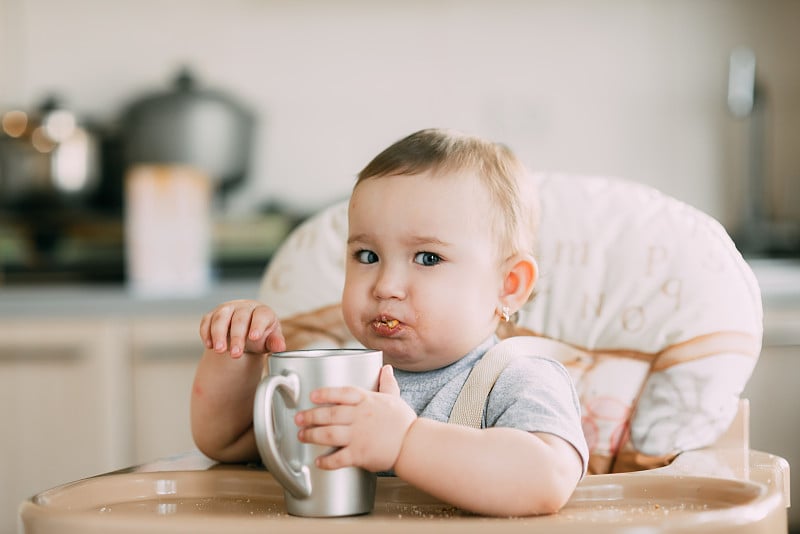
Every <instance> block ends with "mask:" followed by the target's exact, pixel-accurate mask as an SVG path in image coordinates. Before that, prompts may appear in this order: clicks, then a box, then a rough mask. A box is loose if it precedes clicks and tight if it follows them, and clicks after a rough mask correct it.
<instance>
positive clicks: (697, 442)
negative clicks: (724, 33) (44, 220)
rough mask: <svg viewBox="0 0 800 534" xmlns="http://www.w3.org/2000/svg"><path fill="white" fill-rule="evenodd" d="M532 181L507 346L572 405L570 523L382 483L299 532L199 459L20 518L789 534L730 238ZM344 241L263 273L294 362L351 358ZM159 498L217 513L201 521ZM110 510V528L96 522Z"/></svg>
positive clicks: (239, 471)
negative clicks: (534, 220) (752, 397)
mask: <svg viewBox="0 0 800 534" xmlns="http://www.w3.org/2000/svg"><path fill="white" fill-rule="evenodd" d="M535 179H536V180H537V182H538V186H539V195H540V199H541V225H540V231H539V233H540V243H539V250H538V255H537V261H538V265H539V271H540V278H539V281H538V282H537V285H536V290H535V297H534V298H533V299H532V300H531V301H530V302H529V303H528V304H526V306H525V307H524V308H523V309H522V310H521V311H520V313H519V315H518V317H517V320H516V323H514V324H510V323H505V324H504V325H503V326H501V329H500V330H499V331H498V334H499V335H500V337H502V338H508V337H511V336H520V335H523V336H532V337H534V338H536V343H537V346H538V349H539V352H540V353H541V354H544V355H549V356H551V357H553V358H556V359H558V360H559V361H561V362H562V363H563V364H564V365H565V366H566V368H567V369H568V371H569V372H570V374H571V376H572V378H573V380H574V382H575V385H576V388H577V390H578V394H579V398H580V402H581V408H582V417H583V430H584V434H585V436H586V439H587V442H588V444H589V447H590V461H589V472H590V474H589V475H587V476H586V477H584V479H583V480H582V481H581V482H580V484H579V485H578V488H577V489H576V491H575V493H574V495H573V497H572V499H571V500H570V502H569V503H568V504H567V505H566V506H565V507H564V508H563V509H562V510H561V512H559V513H558V514H555V515H553V516H543V517H534V518H512V519H501V518H481V517H475V516H470V515H469V514H464V513H461V512H459V511H458V510H455V509H453V508H452V507H449V506H447V505H444V504H443V503H440V502H438V501H436V500H435V499H433V498H432V497H430V496H428V495H426V494H424V493H422V492H419V491H418V490H416V489H415V488H413V487H411V486H409V485H408V484H406V483H404V482H403V481H401V480H399V479H394V478H381V479H379V485H378V495H377V498H376V506H375V511H374V512H373V513H372V514H370V515H368V516H362V517H358V518H350V519H337V520H324V519H302V518H293V517H287V516H286V515H285V514H282V513H281V511H280V510H281V508H280V506H281V504H280V499H281V491H280V488H279V487H278V486H277V485H276V483H275V482H274V481H273V480H272V479H271V477H268V476H267V475H266V474H265V473H264V472H263V470H261V469H260V468H254V467H252V466H250V467H242V466H222V465H217V464H214V462H211V461H209V460H207V459H205V458H203V457H201V456H200V455H198V454H190V455H184V456H181V457H179V458H174V459H166V460H164V461H162V462H156V463H154V464H149V465H145V466H137V467H134V468H130V469H128V470H124V471H122V472H119V473H113V474H109V475H106V476H105V477H97V478H94V479H87V480H84V481H79V482H76V483H74V484H71V485H65V486H62V487H59V488H54V489H52V490H49V491H47V492H43V493H42V494H39V495H37V496H35V497H34V498H32V499H31V500H30V501H29V502H27V503H24V504H23V506H22V508H21V510H20V516H21V525H22V531H23V532H55V531H61V532H68V531H75V532H78V531H81V532H102V531H104V530H106V531H107V530H109V529H111V530H113V531H115V532H133V531H137V530H139V531H140V530H142V528H146V529H147V530H148V531H150V532H151V533H153V532H168V531H170V530H174V529H175V528H180V529H184V530H187V531H188V530H191V531H195V532H217V531H228V530H233V529H236V530H237V531H238V532H264V531H266V530H270V531H281V530H283V529H286V530H292V531H294V532H302V531H308V532H318V531H321V530H325V531H326V532H329V533H331V532H339V531H341V532H348V533H351V532H375V531H381V532H400V531H406V530H408V529H410V528H414V529H420V530H423V531H424V530H428V531H430V532H437V533H438V532H459V534H463V533H469V532H476V533H477V532H485V531H487V530H491V529H496V530H497V531H500V532H547V533H551V532H591V533H592V534H597V533H599V532H628V533H631V534H633V533H641V532H648V533H650V532H652V533H666V532H725V533H729V532H786V531H787V514H786V508H787V507H788V506H789V466H788V464H787V462H786V461H785V460H784V459H782V458H779V457H776V456H773V455H771V454H768V453H766V452H761V451H755V450H752V449H750V447H749V440H748V417H749V411H748V404H747V401H746V400H741V399H740V394H741V392H742V390H743V388H744V386H745V383H746V382H747V380H748V378H749V377H750V374H751V373H752V371H753V368H754V366H755V364H756V361H757V359H758V356H759V352H760V349H761V338H762V309H761V298H760V292H759V288H758V285H757V283H756V280H755V277H754V276H753V274H752V271H751V270H750V268H749V267H748V265H747V264H746V263H745V261H744V260H743V258H742V257H741V255H740V254H739V253H738V252H737V250H736V248H735V247H734V245H733V243H732V241H731V240H730V239H729V237H728V235H727V234H726V233H725V231H724V229H723V228H722V227H721V226H720V225H719V224H718V223H717V222H716V221H714V220H713V219H711V218H710V217H708V216H707V215H705V214H703V213H701V212H699V211H697V210H696V209H693V208H691V207H689V206H688V205H686V204H684V203H681V202H679V201H677V200H675V199H673V198H670V197H668V196H666V195H663V194H661V193H659V192H657V191H655V190H654V189H652V188H649V187H647V186H644V185H639V184H636V183H633V182H628V181H624V180H619V179H613V178H607V177H591V176H572V175H556V174H538V175H535ZM442 208H443V209H447V206H442ZM346 236H347V204H346V203H345V202H343V203H339V204H336V205H334V206H331V207H330V208H328V209H326V210H324V211H322V212H320V213H319V214H317V215H315V216H314V217H312V218H311V219H309V220H308V221H306V222H305V223H304V224H303V225H301V226H300V227H299V228H298V229H296V230H295V231H294V232H293V233H292V235H290V236H289V238H288V239H287V240H286V241H285V243H284V244H283V245H282V247H281V248H280V249H279V251H278V252H277V254H276V255H275V256H274V258H273V260H272V261H271V262H270V265H269V267H268V269H267V271H266V272H265V275H264V277H263V281H262V284H261V290H260V299H261V300H262V301H264V302H266V303H268V304H269V305H270V306H271V307H272V308H273V309H274V310H275V311H276V313H277V314H278V316H279V317H281V318H282V329H283V332H284V334H285V336H286V339H287V346H288V348H289V349H298V348H318V347H324V348H332V347H347V346H356V345H357V343H356V342H355V340H354V339H353V338H352V337H351V335H350V334H349V332H348V330H347V328H346V327H345V325H344V321H343V319H342V315H341V308H340V299H341V290H342V286H343V282H344V259H345V241H346ZM465 469H468V467H466V466H465ZM167 490H169V491H172V493H169V491H167ZM476 491H489V490H486V489H484V488H476ZM165 494H167V495H178V494H180V495H181V496H182V497H183V498H184V499H185V501H182V502H185V503H194V504H196V503H197V502H199V500H202V499H206V500H205V501H202V502H204V503H206V504H205V506H206V508H205V510H206V511H205V512H204V513H203V512H202V511H201V512H198V511H197V510H196V509H193V508H191V507H190V506H188V504H187V505H186V506H181V504H180V502H177V503H176V502H175V501H174V500H172V501H167V500H164V499H165V497H164V495H165ZM233 496H238V497H237V498H239V499H240V500H239V501H237V502H240V504H238V505H237V506H238V508H236V507H233V508H225V506H227V505H224V503H223V502H222V501H221V500H220V499H223V498H227V499H229V500H230V499H232V498H233ZM244 496H247V503H250V502H251V499H252V500H253V503H254V504H252V505H246V504H242V503H243V501H244ZM88 502H91V503H94V504H93V505H89V504H87V503H88ZM225 502H228V501H225ZM101 503H108V504H102V508H103V509H105V510H108V511H110V512H111V513H109V514H106V515H105V516H103V515H102V514H99V513H98V509H99V508H100V507H101ZM113 503H116V504H113ZM255 504H258V506H260V508H259V507H255ZM162 506H166V508H161V507H162ZM115 507H116V508H115ZM269 507H273V508H269ZM234 508H235V510H239V511H241V514H237V513H235V511H231V510H233V509H234ZM265 510H266V512H265ZM248 511H249V514H250V515H252V514H254V513H255V515H257V516H259V517H258V519H257V520H254V519H253V518H252V517H249V518H248V517H246V516H247V512H248ZM161 512H164V513H161ZM115 514H116V515H115ZM157 516H158V517H157ZM167 516H169V517H167ZM115 519H116V522H115ZM71 528H74V530H70V529H71Z"/></svg>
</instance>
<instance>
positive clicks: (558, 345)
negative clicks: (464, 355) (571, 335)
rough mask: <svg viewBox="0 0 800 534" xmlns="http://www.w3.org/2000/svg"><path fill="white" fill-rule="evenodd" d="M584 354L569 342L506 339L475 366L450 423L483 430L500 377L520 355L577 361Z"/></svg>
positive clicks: (535, 338)
mask: <svg viewBox="0 0 800 534" xmlns="http://www.w3.org/2000/svg"><path fill="white" fill-rule="evenodd" d="M576 353H581V354H580V355H584V356H585V354H583V353H582V352H581V351H580V350H578V349H576V348H575V347H571V346H570V345H567V344H566V343H562V342H560V341H556V340H554V339H548V338H544V337H535V336H515V337H510V338H508V339H504V340H503V341H501V342H500V343H498V344H497V345H495V346H494V347H492V348H491V349H489V350H488V351H487V352H486V354H484V355H483V357H482V358H481V359H480V361H478V363H476V364H475V366H474V367H473V368H472V371H471V372H470V374H469V376H468V377H467V381H466V382H465V383H464V386H463V387H462V388H461V392H460V393H459V394H458V398H456V402H455V404H454V405H453V411H451V412H450V419H449V420H448V422H450V423H455V424H459V425H464V426H468V427H471V428H481V422H482V421H483V410H484V407H485V406H486V399H487V398H488V397H489V393H490V392H491V391H492V388H493V387H494V384H495V382H497V378H498V377H499V376H500V373H502V372H503V369H505V368H506V366H508V364H509V362H511V360H513V359H514V358H516V357H518V356H523V355H528V356H533V355H541V356H547V357H550V358H553V359H555V360H558V361H569V360H570V359H574V358H575V356H576Z"/></svg>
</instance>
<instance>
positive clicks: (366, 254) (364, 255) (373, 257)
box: [355, 250, 378, 263]
mask: <svg viewBox="0 0 800 534" xmlns="http://www.w3.org/2000/svg"><path fill="white" fill-rule="evenodd" d="M355 258H356V260H357V261H358V262H359V263H377V261H378V255H377V254H375V253H374V252H372V251H371V250H359V251H358V252H356V253H355Z"/></svg>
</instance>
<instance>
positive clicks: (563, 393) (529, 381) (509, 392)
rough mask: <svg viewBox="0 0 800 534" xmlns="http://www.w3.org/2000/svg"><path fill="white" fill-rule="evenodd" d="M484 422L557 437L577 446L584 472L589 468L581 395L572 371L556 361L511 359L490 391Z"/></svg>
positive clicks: (525, 358)
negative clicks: (582, 426) (570, 372)
mask: <svg viewBox="0 0 800 534" xmlns="http://www.w3.org/2000/svg"><path fill="white" fill-rule="evenodd" d="M484 424H485V426H486V427H507V428H517V429H519V430H524V431H526V432H546V433H548V434H553V435H555V436H558V437H560V438H561V439H563V440H565V441H567V442H568V443H570V444H571V445H572V446H573V447H575V450H577V451H578V454H580V456H581V459H582V461H583V469H584V473H585V472H586V470H587V467H588V462H589V451H588V447H587V445H586V439H585V438H584V435H583V430H582V428H581V409H580V403H579V401H578V395H577V393H576V392H575V387H574V386H573V383H572V379H571V378H570V376H569V373H568V372H567V370H566V369H565V368H564V366H563V365H561V364H560V363H559V362H557V361H555V360H552V359H549V358H543V357H518V358H515V359H514V360H512V361H511V363H509V365H508V366H507V367H506V368H505V370H503V372H502V373H501V374H500V376H499V377H498V379H497V382H495V385H494V387H493V388H492V391H491V392H490V394H489V399H488V401H487V405H486V413H485V414H484Z"/></svg>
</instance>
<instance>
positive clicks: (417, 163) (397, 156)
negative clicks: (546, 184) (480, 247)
mask: <svg viewBox="0 0 800 534" xmlns="http://www.w3.org/2000/svg"><path fill="white" fill-rule="evenodd" d="M428 171H431V172H432V173H434V174H438V173H443V174H444V173H448V174H450V173H453V174H457V173H459V172H465V171H468V172H475V174H476V175H477V176H478V179H479V180H480V182H481V183H482V184H483V185H484V187H485V188H486V190H487V192H488V193H489V198H490V201H491V202H490V207H491V210H492V214H493V217H492V221H491V224H492V228H493V230H494V232H495V235H497V237H498V240H497V241H498V246H499V249H500V250H499V252H500V255H501V259H506V258H508V257H511V256H513V255H515V254H519V253H528V254H534V253H535V249H536V245H537V238H536V236H537V232H538V219H539V199H538V193H537V192H536V189H535V188H534V187H533V184H532V180H531V178H530V176H529V175H528V172H527V170H526V169H525V167H524V165H522V163H521V162H520V161H519V159H518V158H517V157H516V155H514V153H513V152H512V151H511V150H510V149H509V148H508V147H506V146H504V145H501V144H499V143H493V142H491V141H487V140H485V139H482V138H480V137H476V136H471V135H466V134H463V133H461V132H457V131H454V130H446V129H426V130H420V131H418V132H415V133H413V134H411V135H409V136H407V137H405V138H403V139H401V140H399V141H397V142H395V143H394V144H392V145H391V146H389V147H388V148H386V149H385V150H384V151H382V152H381V153H380V154H378V155H377V156H375V158H373V160H372V161H370V162H369V163H368V164H367V166H366V167H364V169H363V170H362V171H361V172H360V173H358V179H357V180H356V184H355V186H354V188H353V189H355V188H357V187H358V185H359V184H361V183H362V182H364V181H365V180H368V179H372V178H380V177H385V176H399V175H416V174H420V173H423V172H428Z"/></svg>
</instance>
